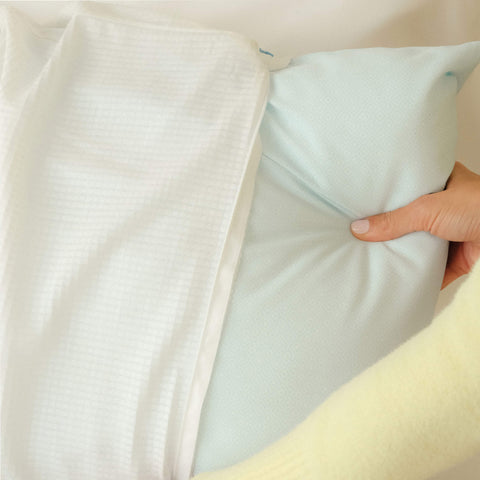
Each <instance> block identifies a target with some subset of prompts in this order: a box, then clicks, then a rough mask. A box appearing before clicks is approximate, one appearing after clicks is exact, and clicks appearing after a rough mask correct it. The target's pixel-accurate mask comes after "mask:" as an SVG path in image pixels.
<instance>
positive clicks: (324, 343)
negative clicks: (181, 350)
mask: <svg viewBox="0 0 480 480" xmlns="http://www.w3.org/2000/svg"><path fill="white" fill-rule="evenodd" d="M479 61H480V42H470V43H465V44H461V45H454V46H439V47H408V48H398V49H394V48H367V49H355V50H341V51H336V52H320V53H311V54H307V55H303V56H300V57H297V58H294V59H293V60H292V61H291V62H290V64H289V65H288V66H287V67H286V68H284V69H282V70H278V71H275V72H271V83H270V94H269V102H268V104H267V108H266V111H265V116H264V118H263V121H262V124H261V127H260V136H261V140H262V144H263V156H262V158H261V162H260V165H259V169H258V173H257V178H256V185H255V195H254V200H253V205H252V209H251V213H250V217H249V223H248V228H247V232H246V237H245V241H244V245H243V250H242V256H241V259H240V264H239V267H238V271H237V277H236V280H235V283H234V287H233V292H232V296H231V299H230V303H229V307H228V310H227V314H226V317H225V320H224V326H223V331H222V336H221V339H220V344H219V348H218V352H217V355H216V358H215V364H214V369H213V373H212V377H211V382H210V385H209V388H208V391H207V396H206V398H205V402H204V405H203V409H202V415H201V419H200V426H199V428H200V429H199V433H198V438H197V446H196V452H195V460H194V471H193V473H194V474H197V473H200V472H203V471H208V470H215V469H219V468H224V467H227V466H230V465H232V464H234V463H237V462H239V461H242V460H244V459H246V458H248V457H250V456H251V455H254V454H255V453H257V452H259V451H260V450H262V449H263V448H265V447H266V446H267V445H269V444H270V443H272V442H274V441H275V440H277V439H278V438H280V437H281V436H283V435H285V434H286V433H288V432H289V431H290V430H292V428H294V427H295V426H296V425H297V424H298V423H300V422H301V421H303V420H304V419H305V418H306V417H307V416H308V414H309V413H311V412H312V411H313V410H314V409H315V408H316V407H317V406H318V405H319V404H320V403H322V402H323V401H324V400H325V399H326V398H327V397H328V396H329V395H330V394H331V393H332V392H333V391H334V390H336V389H338V388H339V387H340V386H341V385H342V384H344V383H346V382H347V381H349V380H350V379H351V378H353V377H354V376H356V375H357V374H359V373H360V372H361V371H362V370H364V369H365V368H367V367H368V366H370V365H371V364H373V363H374V362H376V361H377V360H378V359H380V358H381V357H383V356H384V355H386V354H387V353H389V352H390V351H392V350H393V349H394V348H396V347H397V346H398V345H400V344H401V343H403V342H404V341H406V340H407V339H408V338H409V337H411V336H412V335H414V334H415V333H417V332H418V331H419V330H421V329H422V328H424V327H426V326H427V325H428V324H429V323H430V321H431V320H432V318H433V314H434V309H435V304H436V300H437V297H438V294H439V291H440V286H441V283H442V278H443V272H444V269H445V263H446V258H447V252H448V242H447V241H444V240H441V239H439V238H436V237H434V236H432V235H430V234H429V233H426V232H415V233H412V234H409V235H405V236H403V237H401V238H398V239H395V240H391V241H388V242H383V243H366V242H362V241H360V240H358V239H356V238H355V237H353V236H352V234H351V233H350V229H349V227H350V222H351V221H352V220H354V219H358V218H362V217H365V216H368V215H372V214H376V213H380V212H384V211H388V210H393V209H396V208H398V207H401V206H403V205H406V204H407V203H409V202H411V201H412V200H414V199H416V198H417V197H419V196H421V195H423V194H427V193H432V192H438V191H441V190H442V189H443V188H444V186H445V183H446V181H447V179H448V177H449V175H450V172H451V171H452V169H453V166H454V162H455V146H456V138H457V131H456V104H455V103H456V94H457V92H458V91H459V90H460V88H461V87H462V85H463V83H464V82H465V80H466V78H467V77H468V75H469V74H470V73H471V71H472V70H473V69H474V68H475V66H476V65H477V63H478V62H479ZM379 414H381V412H379Z"/></svg>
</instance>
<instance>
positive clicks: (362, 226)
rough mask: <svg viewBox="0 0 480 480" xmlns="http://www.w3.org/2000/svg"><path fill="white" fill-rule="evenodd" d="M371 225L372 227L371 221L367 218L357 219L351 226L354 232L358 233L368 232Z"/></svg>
mask: <svg viewBox="0 0 480 480" xmlns="http://www.w3.org/2000/svg"><path fill="white" fill-rule="evenodd" d="M369 227H370V222H369V221H368V220H367V219H364V220H355V221H354V222H353V223H352V224H351V225H350V228H351V229H352V232H354V233H358V234H362V233H367V232H368V228H369Z"/></svg>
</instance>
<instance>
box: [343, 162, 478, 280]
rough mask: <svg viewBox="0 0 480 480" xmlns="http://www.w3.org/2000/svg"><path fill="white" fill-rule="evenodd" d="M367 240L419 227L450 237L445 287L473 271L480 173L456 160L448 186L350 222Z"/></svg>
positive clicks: (383, 238) (398, 234) (353, 229)
mask: <svg viewBox="0 0 480 480" xmlns="http://www.w3.org/2000/svg"><path fill="white" fill-rule="evenodd" d="M351 231H352V234H353V235H354V236H355V237H356V238H358V239H360V240H364V241H366V242H382V241H386V240H393V239H394V238H398V237H401V236H403V235H406V234H407V233H411V232H416V231H425V232H430V233H431V234H432V235H435V236H436V237H440V238H443V239H444V240H449V241H450V246H449V251H448V259H447V265H446V269H445V275H444V278H443V283H442V289H443V288H445V287H446V286H447V285H449V284H450V283H451V282H453V281H454V280H456V279H457V278H458V277H460V276H462V275H465V274H467V273H469V272H470V270H471V268H472V267H473V265H474V264H475V262H476V261H477V260H478V258H480V175H478V174H476V173H475V172H472V171H471V170H469V169H468V168H467V167H466V166H465V165H463V164H462V163H460V162H455V166H454V168H453V170H452V173H451V175H450V177H449V178H448V181H447V184H446V186H445V190H443V191H441V192H437V193H430V194H426V195H422V196H421V197H418V198H417V199H416V200H414V201H413V202H411V203H409V204H408V205H405V206H404V207H401V208H398V209H396V210H392V211H389V212H385V213H380V214H378V215H372V216H370V217H365V218H364V219H361V220H357V221H355V222H352V224H351Z"/></svg>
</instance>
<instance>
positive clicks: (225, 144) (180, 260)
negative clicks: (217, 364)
mask: <svg viewBox="0 0 480 480" xmlns="http://www.w3.org/2000/svg"><path fill="white" fill-rule="evenodd" d="M125 8H126V7H125ZM126 11H127V10H123V9H122V7H120V6H115V5H113V6H108V5H98V6H96V5H94V4H90V3H88V4H85V5H82V4H77V5H76V7H75V9H74V10H73V11H72V14H71V15H70V16H69V17H68V18H67V19H61V20H59V22H58V24H56V25H53V26H52V25H48V26H45V25H36V24H32V23H31V22H30V21H29V20H28V19H27V18H25V17H23V16H22V15H21V14H19V13H18V12H15V11H13V10H11V9H9V8H6V7H2V8H1V9H0V25H1V26H0V29H1V30H0V31H1V39H2V41H1V44H0V73H1V79H0V188H1V190H0V192H1V197H0V248H1V251H0V282H1V283H0V285H1V287H0V315H1V317H0V319H1V322H0V329H1V330H0V348H1V354H2V356H1V379H0V380H1V382H0V385H1V392H0V393H1V396H0V398H1V402H2V403H1V475H0V476H1V478H2V480H40V479H50V480H60V479H62V480H67V479H68V480H75V479H78V480H80V479H81V480H86V479H88V480H100V479H109V480H111V479H113V478H115V479H122V480H127V479H138V480H147V479H152V478H156V479H165V480H169V479H175V480H186V479H187V478H189V476H190V470H191V464H192V457H193V452H194V446H195V438H196V433H197V428H198V422H199V416H200V410H201V406H202V402H203V398H204V395H205V391H206V388H207V385H208V381H209V378H210V374H211V369H212V366H213V361H214V355H215V352H216V348H217V343H218V339H219V335H220V329H221V322H222V320H223V315H224V311H225V308H226V304H227V300H228V295H229V291H230V286H231V283H232V280H233V275H234V270H235V266H236V264H237V260H238V255H239V250H240V246H241V241H242V238H243V234H244V229H245V224H246V218H247V214H248V212H249V208H250V202H251V198H252V192H253V186H254V178H255V171H256V168H257V167H258V161H259V158H260V151H261V144H260V142H259V137H258V128H259V124H260V121H261V118H262V115H263V112H264V108H265V104H266V97H267V92H268V79H269V74H268V68H267V66H266V64H265V63H264V62H263V61H262V59H261V53H259V51H258V45H257V44H256V43H255V42H254V41H252V40H250V39H248V38H245V37H243V36H241V35H238V34H235V33H232V32H223V31H218V30H210V29H206V28H204V27H201V26H196V25H193V24H191V23H189V22H184V21H180V20H177V19H175V18H174V17H165V16H156V17H155V16H153V17H149V16H148V14H146V12H145V10H140V11H139V12H138V15H137V16H135V12H134V11H128V14H125V12H126ZM64 20H65V21H64Z"/></svg>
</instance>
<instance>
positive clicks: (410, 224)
mask: <svg viewBox="0 0 480 480" xmlns="http://www.w3.org/2000/svg"><path fill="white" fill-rule="evenodd" d="M434 195H435V194H429V195H423V196H421V197H419V198H417V199H416V200H414V201H413V202H411V203H409V204H408V205H405V206H404V207H401V208H397V209H396V210H392V211H390V212H385V213H380V214H378V215H373V216H371V217H366V218H363V219H361V220H356V221H355V222H352V224H351V225H350V229H351V231H352V234H353V235H354V236H355V237H357V238H358V239H360V240H364V241H367V242H383V241H386V240H393V239H394V238H398V237H401V236H402V235H405V234H407V233H410V232H416V231H419V230H425V231H428V230H429V227H428V225H430V224H431V221H430V220H431V219H433V218H434V217H435V210H434V209H433V208H432V207H435V202H432V201H431V200H433V198H432V197H433V196H434Z"/></svg>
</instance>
